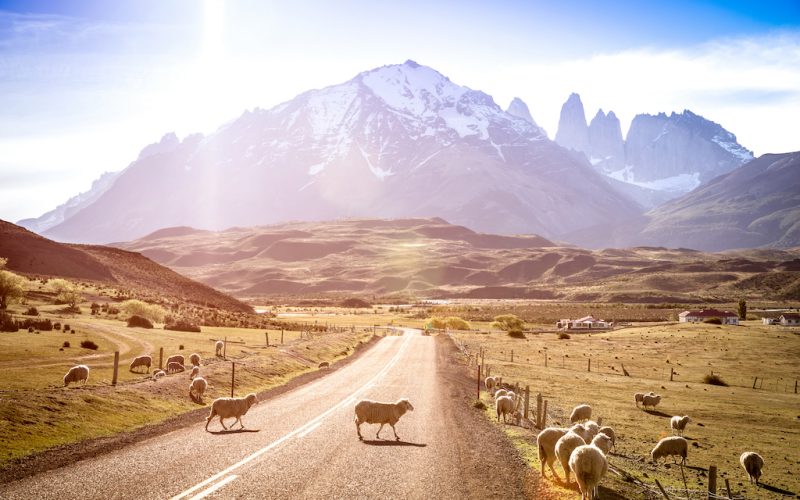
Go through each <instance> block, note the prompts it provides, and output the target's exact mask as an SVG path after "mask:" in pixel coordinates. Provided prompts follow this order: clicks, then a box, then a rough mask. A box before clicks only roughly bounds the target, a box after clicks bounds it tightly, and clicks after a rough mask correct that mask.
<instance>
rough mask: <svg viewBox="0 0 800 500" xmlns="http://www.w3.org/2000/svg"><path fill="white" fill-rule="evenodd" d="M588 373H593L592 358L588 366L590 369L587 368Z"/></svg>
mask: <svg viewBox="0 0 800 500" xmlns="http://www.w3.org/2000/svg"><path fill="white" fill-rule="evenodd" d="M586 371H587V372H590V371H592V358H589V365H588V367H587V368H586Z"/></svg>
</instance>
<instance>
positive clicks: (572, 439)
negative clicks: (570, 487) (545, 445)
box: [555, 431, 586, 483]
mask: <svg viewBox="0 0 800 500" xmlns="http://www.w3.org/2000/svg"><path fill="white" fill-rule="evenodd" d="M585 444H586V441H584V440H583V437H581V436H579V435H578V434H575V433H574V432H572V431H569V432H567V433H566V434H564V435H563V436H561V437H560V438H558V441H556V448H555V451H556V458H557V459H558V461H559V462H560V463H561V467H562V468H563V469H564V474H565V476H564V482H565V483H569V457H570V455H572V452H573V451H574V450H575V448H577V447H578V446H583V445H585Z"/></svg>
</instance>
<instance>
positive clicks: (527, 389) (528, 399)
mask: <svg viewBox="0 0 800 500" xmlns="http://www.w3.org/2000/svg"><path fill="white" fill-rule="evenodd" d="M530 404H531V386H529V385H526V386H525V413H523V415H525V418H528V415H529V413H528V412H529V411H530V408H531V406H530Z"/></svg>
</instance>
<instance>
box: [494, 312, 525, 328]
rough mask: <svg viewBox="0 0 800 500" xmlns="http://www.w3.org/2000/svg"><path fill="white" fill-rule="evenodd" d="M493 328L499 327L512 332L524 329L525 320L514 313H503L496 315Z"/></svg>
mask: <svg viewBox="0 0 800 500" xmlns="http://www.w3.org/2000/svg"><path fill="white" fill-rule="evenodd" d="M492 328H498V329H500V330H505V331H507V332H511V331H512V330H519V331H522V330H523V329H524V328H525V322H524V321H522V320H521V319H520V318H519V317H517V316H516V315H514V314H501V315H499V316H495V317H494V323H492Z"/></svg>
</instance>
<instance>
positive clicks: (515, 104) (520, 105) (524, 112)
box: [506, 97, 538, 127]
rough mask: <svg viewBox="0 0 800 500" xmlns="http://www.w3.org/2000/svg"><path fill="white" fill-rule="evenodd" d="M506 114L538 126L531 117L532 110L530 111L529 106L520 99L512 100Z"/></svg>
mask: <svg viewBox="0 0 800 500" xmlns="http://www.w3.org/2000/svg"><path fill="white" fill-rule="evenodd" d="M506 113H508V114H509V115H511V116H516V117H517V118H522V119H523V120H525V121H526V122H528V123H531V124H533V125H536V121H535V120H534V119H533V116H531V110H530V109H528V105H527V104H525V101H523V100H522V99H520V98H519V97H515V98H513V99H512V100H511V103H510V104H509V105H508V108H507V109H506ZM537 127H538V125H537Z"/></svg>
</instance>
